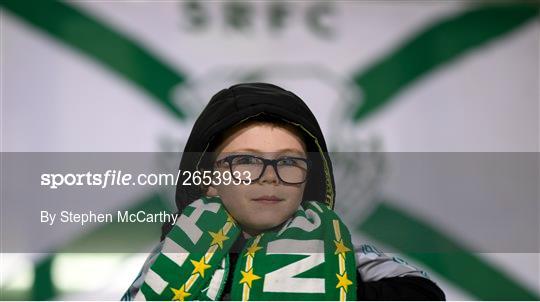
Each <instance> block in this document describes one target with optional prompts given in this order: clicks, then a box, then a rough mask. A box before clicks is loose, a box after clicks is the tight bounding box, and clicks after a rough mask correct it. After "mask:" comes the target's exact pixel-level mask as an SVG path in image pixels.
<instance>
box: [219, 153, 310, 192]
mask: <svg viewBox="0 0 540 302" xmlns="http://www.w3.org/2000/svg"><path fill="white" fill-rule="evenodd" d="M243 156H251V157H254V158H257V159H260V160H261V161H262V162H263V164H264V166H263V168H262V170H261V174H260V175H259V176H258V177H257V178H253V179H251V183H250V184H253V183H254V182H256V181H258V180H259V179H260V178H261V177H262V176H263V174H264V172H265V171H266V167H267V166H272V167H273V168H274V172H276V175H277V177H278V179H279V180H280V181H281V182H283V183H284V184H289V185H299V184H303V183H305V182H306V181H307V179H308V176H309V171H311V161H310V160H309V159H308V158H303V157H295V156H283V157H279V158H276V159H267V158H264V157H260V156H256V155H252V154H234V155H229V156H227V157H224V158H222V159H219V160H216V163H215V164H216V165H217V164H218V163H221V162H226V163H228V164H229V170H230V172H231V176H232V177H233V178H234V179H236V180H239V179H237V178H236V177H234V173H233V169H232V161H233V160H234V159H235V158H237V157H243ZM284 159H295V160H301V161H304V162H305V163H306V171H307V172H306V177H305V178H304V180H303V181H301V182H288V181H284V180H283V179H282V178H281V175H279V172H278V169H277V163H278V162H280V161H282V160H284Z"/></svg>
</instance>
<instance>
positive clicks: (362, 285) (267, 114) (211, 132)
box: [162, 83, 444, 300]
mask: <svg viewBox="0 0 540 302" xmlns="http://www.w3.org/2000/svg"><path fill="white" fill-rule="evenodd" d="M249 119H262V120H267V119H270V120H279V121H285V122H288V123H290V124H292V125H294V126H296V127H298V129H299V130H300V133H302V135H303V136H304V137H303V139H304V141H305V144H306V148H307V151H308V154H309V155H308V156H309V157H310V158H309V159H310V161H311V162H312V169H311V171H312V172H310V174H309V175H308V180H307V183H306V187H305V191H304V199H305V200H318V201H323V202H325V203H326V204H327V205H328V206H330V207H331V208H334V202H335V183H334V176H333V173H332V163H331V161H330V157H329V155H328V149H327V146H326V142H325V140H324V137H323V134H322V131H321V129H320V127H319V124H318V122H317V119H316V118H315V116H314V115H313V113H312V112H311V110H310V109H309V108H308V106H307V105H306V104H305V103H304V102H303V101H302V100H301V99H300V98H299V97H298V96H296V95H295V94H294V93H292V92H290V91H287V90H285V89H282V88H280V87H278V86H275V85H272V84H266V83H245V84H237V85H234V86H231V87H229V88H227V89H223V90H221V91H220V92H218V93H217V94H215V95H214V96H213V97H212V99H211V100H210V102H209V103H208V105H207V106H206V107H205V108H204V110H203V111H202V113H201V114H200V115H199V117H198V119H197V120H196V122H195V124H194V126H193V129H192V131H191V134H190V136H189V139H188V141H187V143H186V146H185V149H184V153H183V155H182V159H181V162H180V167H179V169H180V170H181V171H192V172H193V171H197V170H199V169H203V168H207V166H208V165H209V164H210V159H209V158H210V156H209V155H208V154H209V153H210V152H211V151H213V150H214V149H215V148H216V144H217V143H218V137H219V135H220V134H222V133H223V132H224V131H225V130H227V129H229V128H231V127H233V126H235V125H238V124H240V123H242V122H244V121H246V120H249ZM183 180H184V179H182V178H181V179H180V180H179V182H178V185H177V187H176V206H177V208H178V212H179V213H181V212H182V211H183V210H184V208H185V207H186V206H187V205H188V204H190V203H191V202H192V201H194V200H196V199H199V198H200V197H201V196H202V194H203V192H202V190H201V188H200V187H198V186H184V185H182V182H183ZM170 228H171V226H170V224H165V225H164V226H163V229H162V239H163V238H164V237H165V236H166V234H167V233H168V232H169V231H170ZM240 237H242V236H240ZM239 240H240V241H241V239H239ZM235 244H240V245H241V244H242V242H238V243H235ZM235 260H236V257H235V255H231V261H232V262H231V264H232V265H233V264H234V262H235ZM231 271H234V269H231ZM229 279H231V278H229ZM357 280H358V281H359V284H358V288H357V291H358V299H360V300H364V299H367V300H377V299H383V300H411V299H412V300H425V299H428V300H444V293H443V292H442V291H441V290H440V289H439V288H438V287H437V286H436V285H435V284H434V283H433V282H431V281H429V279H426V278H421V277H397V278H386V279H381V280H379V281H373V282H362V278H361V276H358V278H357ZM228 286H230V285H228ZM226 291H227V289H226ZM226 297H227V294H225V296H224V298H225V299H226Z"/></svg>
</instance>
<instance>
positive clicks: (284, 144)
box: [207, 123, 306, 236]
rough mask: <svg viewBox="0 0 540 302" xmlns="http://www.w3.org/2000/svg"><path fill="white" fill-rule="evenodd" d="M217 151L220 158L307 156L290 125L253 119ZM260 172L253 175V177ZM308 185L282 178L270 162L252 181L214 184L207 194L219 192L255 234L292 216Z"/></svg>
mask: <svg viewBox="0 0 540 302" xmlns="http://www.w3.org/2000/svg"><path fill="white" fill-rule="evenodd" d="M216 154H217V157H216V158H217V160H218V161H219V160H220V159H223V158H225V157H227V156H229V155H231V154H250V155H255V156H259V157H263V158H267V159H276V158H282V157H284V156H293V157H301V158H306V147H305V145H304V143H303V142H302V140H301V139H300V138H299V137H298V136H297V135H295V134H294V133H293V132H292V131H291V130H289V129H287V128H284V127H279V126H275V125H271V124H264V123H253V124H248V125H246V126H245V127H242V128H240V129H239V130H237V131H236V132H234V133H233V134H232V135H230V136H229V137H227V138H226V140H225V141H224V142H223V143H222V144H221V145H220V146H219V148H218V149H217V150H216ZM225 165H226V167H223V168H218V169H217V170H218V171H221V172H224V171H228V169H229V168H228V165H227V164H225ZM257 176H258V175H252V178H256V177H257ZM282 177H283V176H282ZM304 187H305V182H304V183H301V184H294V185H293V184H286V183H283V182H281V181H280V179H279V178H278V175H276V171H275V170H274V168H272V166H271V165H268V166H267V167H266V169H265V171H264V173H263V174H262V176H261V177H260V178H259V179H258V180H257V181H255V182H254V183H252V184H250V185H245V184H240V185H232V184H229V185H219V186H211V187H209V189H208V191H207V195H209V196H216V195H219V196H220V197H221V199H222V201H223V204H224V205H225V208H226V209H227V211H228V212H229V213H230V214H231V215H232V216H233V217H234V219H235V220H236V221H237V222H238V223H239V224H240V226H241V227H242V229H243V230H244V231H245V232H247V233H248V234H250V235H252V236H254V235H257V234H259V233H261V232H264V231H265V230H268V229H271V228H274V227H276V226H279V225H280V224H282V223H283V222H285V221H286V220H287V219H288V218H290V217H291V216H292V215H293V214H294V212H295V211H296V210H297V209H298V206H299V205H300V203H301V201H302V195H303V193H304ZM263 196H270V197H277V200H265V199H264V198H265V197H263ZM261 197H263V199H261Z"/></svg>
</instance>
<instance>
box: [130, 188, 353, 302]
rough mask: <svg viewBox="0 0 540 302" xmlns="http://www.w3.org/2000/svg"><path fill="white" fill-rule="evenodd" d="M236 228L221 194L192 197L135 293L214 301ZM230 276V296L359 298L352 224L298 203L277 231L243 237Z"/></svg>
mask: <svg viewBox="0 0 540 302" xmlns="http://www.w3.org/2000/svg"><path fill="white" fill-rule="evenodd" d="M241 233H242V232H241V229H240V228H239V226H238V225H237V224H236V222H235V221H234V219H233V218H232V217H231V216H230V215H229V213H228V212H227V211H226V209H225V207H224V206H223V204H222V201H221V199H220V198H219V197H211V198H210V197H203V198H201V199H198V200H196V201H194V202H193V203H192V204H190V206H188V207H187V208H186V210H185V211H184V212H183V213H182V215H181V217H180V218H179V219H178V223H177V224H176V225H175V226H174V228H173V230H172V231H171V232H170V233H169V234H168V235H167V237H166V239H165V243H164V247H163V250H162V251H161V253H160V254H159V256H158V257H157V259H156V261H155V263H154V264H153V265H152V266H151V267H150V270H149V272H148V274H147V276H146V278H145V281H144V284H143V286H142V287H141V290H140V291H139V293H138V294H137V296H136V297H135V299H136V300H137V299H141V300H142V299H145V300H177V301H184V300H219V299H220V296H221V295H222V293H223V288H224V286H225V282H226V280H227V272H228V271H229V258H228V257H229V255H228V254H229V251H230V249H231V247H232V245H233V243H234V242H235V241H236V239H237V238H238V236H241ZM232 278H233V282H232V290H231V299H232V300H243V301H247V300H341V301H345V300H356V262H355V258H354V251H353V248H352V244H351V236H350V233H349V230H348V229H347V227H346V226H345V225H344V224H343V223H342V222H341V220H340V219H339V217H338V216H337V215H336V214H335V213H334V212H333V211H332V210H331V209H329V208H328V207H326V206H325V205H324V204H322V203H319V202H315V201H310V202H303V203H302V205H301V206H300V207H299V208H298V210H297V211H296V212H295V213H294V215H293V216H292V217H291V218H290V219H289V220H287V221H286V222H285V223H284V224H283V226H282V227H281V229H279V230H276V231H268V232H265V233H261V234H259V235H258V236H256V237H252V238H250V239H248V241H247V242H246V245H245V246H244V247H243V249H242V252H241V254H239V257H238V261H237V264H236V268H235V271H234V273H233V276H232Z"/></svg>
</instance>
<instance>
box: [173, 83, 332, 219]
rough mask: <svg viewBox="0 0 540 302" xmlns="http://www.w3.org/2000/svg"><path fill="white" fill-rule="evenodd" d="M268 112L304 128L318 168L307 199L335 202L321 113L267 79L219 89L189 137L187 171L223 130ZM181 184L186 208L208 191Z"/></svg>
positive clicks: (183, 165)
mask: <svg viewBox="0 0 540 302" xmlns="http://www.w3.org/2000/svg"><path fill="white" fill-rule="evenodd" d="M263 115H264V116H268V117H272V118H274V119H279V120H284V121H286V122H288V123H291V124H293V125H295V126H296V127H298V128H299V130H300V132H301V133H303V134H304V135H305V136H304V140H305V143H306V147H307V151H308V152H309V154H310V157H311V158H310V160H311V162H312V163H313V168H312V170H311V171H310V173H309V175H308V181H307V183H306V188H305V191H304V197H303V199H304V200H317V201H320V202H324V203H326V204H327V205H328V206H330V207H331V208H333V207H334V196H335V184H334V176H333V172H332V164H331V162H330V158H329V156H328V150H327V148H326V142H325V141H324V137H323V134H322V131H321V128H320V127H319V124H318V123H317V119H315V116H314V115H313V113H312V112H311V110H310V109H309V108H308V106H307V105H306V104H305V103H304V101H302V100H301V99H300V98H299V97H298V96H296V95H295V94H294V93H292V92H290V91H287V90H284V89H283V88H280V87H278V86H275V85H272V84H266V83H245V84H238V85H234V86H231V87H229V88H227V89H223V90H221V91H220V92H218V93H217V94H215V95H214V96H213V97H212V99H211V100H210V102H209V103H208V105H206V107H205V108H204V110H203V111H202V113H201V114H200V116H199V118H198V119H197V121H196V122H195V124H194V126H193V129H192V131H191V134H190V136H189V139H188V141H187V143H186V146H185V149H184V153H183V156H182V160H181V162H180V170H181V171H196V170H198V169H199V168H200V167H201V163H202V162H204V159H203V158H204V156H205V154H207V152H209V151H211V150H210V149H211V147H210V146H211V143H212V140H214V139H215V138H216V137H217V136H218V135H219V134H220V133H222V132H223V131H225V130H227V129H229V128H231V127H232V126H235V125H237V124H239V123H242V122H244V121H246V120H249V119H252V118H255V119H256V118H259V117H261V116H263ZM183 180H184V179H183V178H180V180H179V182H178V184H177V187H176V206H177V208H178V211H179V212H181V211H182V210H183V209H184V208H185V207H186V206H187V205H188V204H190V203H191V202H192V201H194V200H196V199H199V198H200V197H201V196H202V191H201V188H200V187H198V186H185V185H182V182H183Z"/></svg>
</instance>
